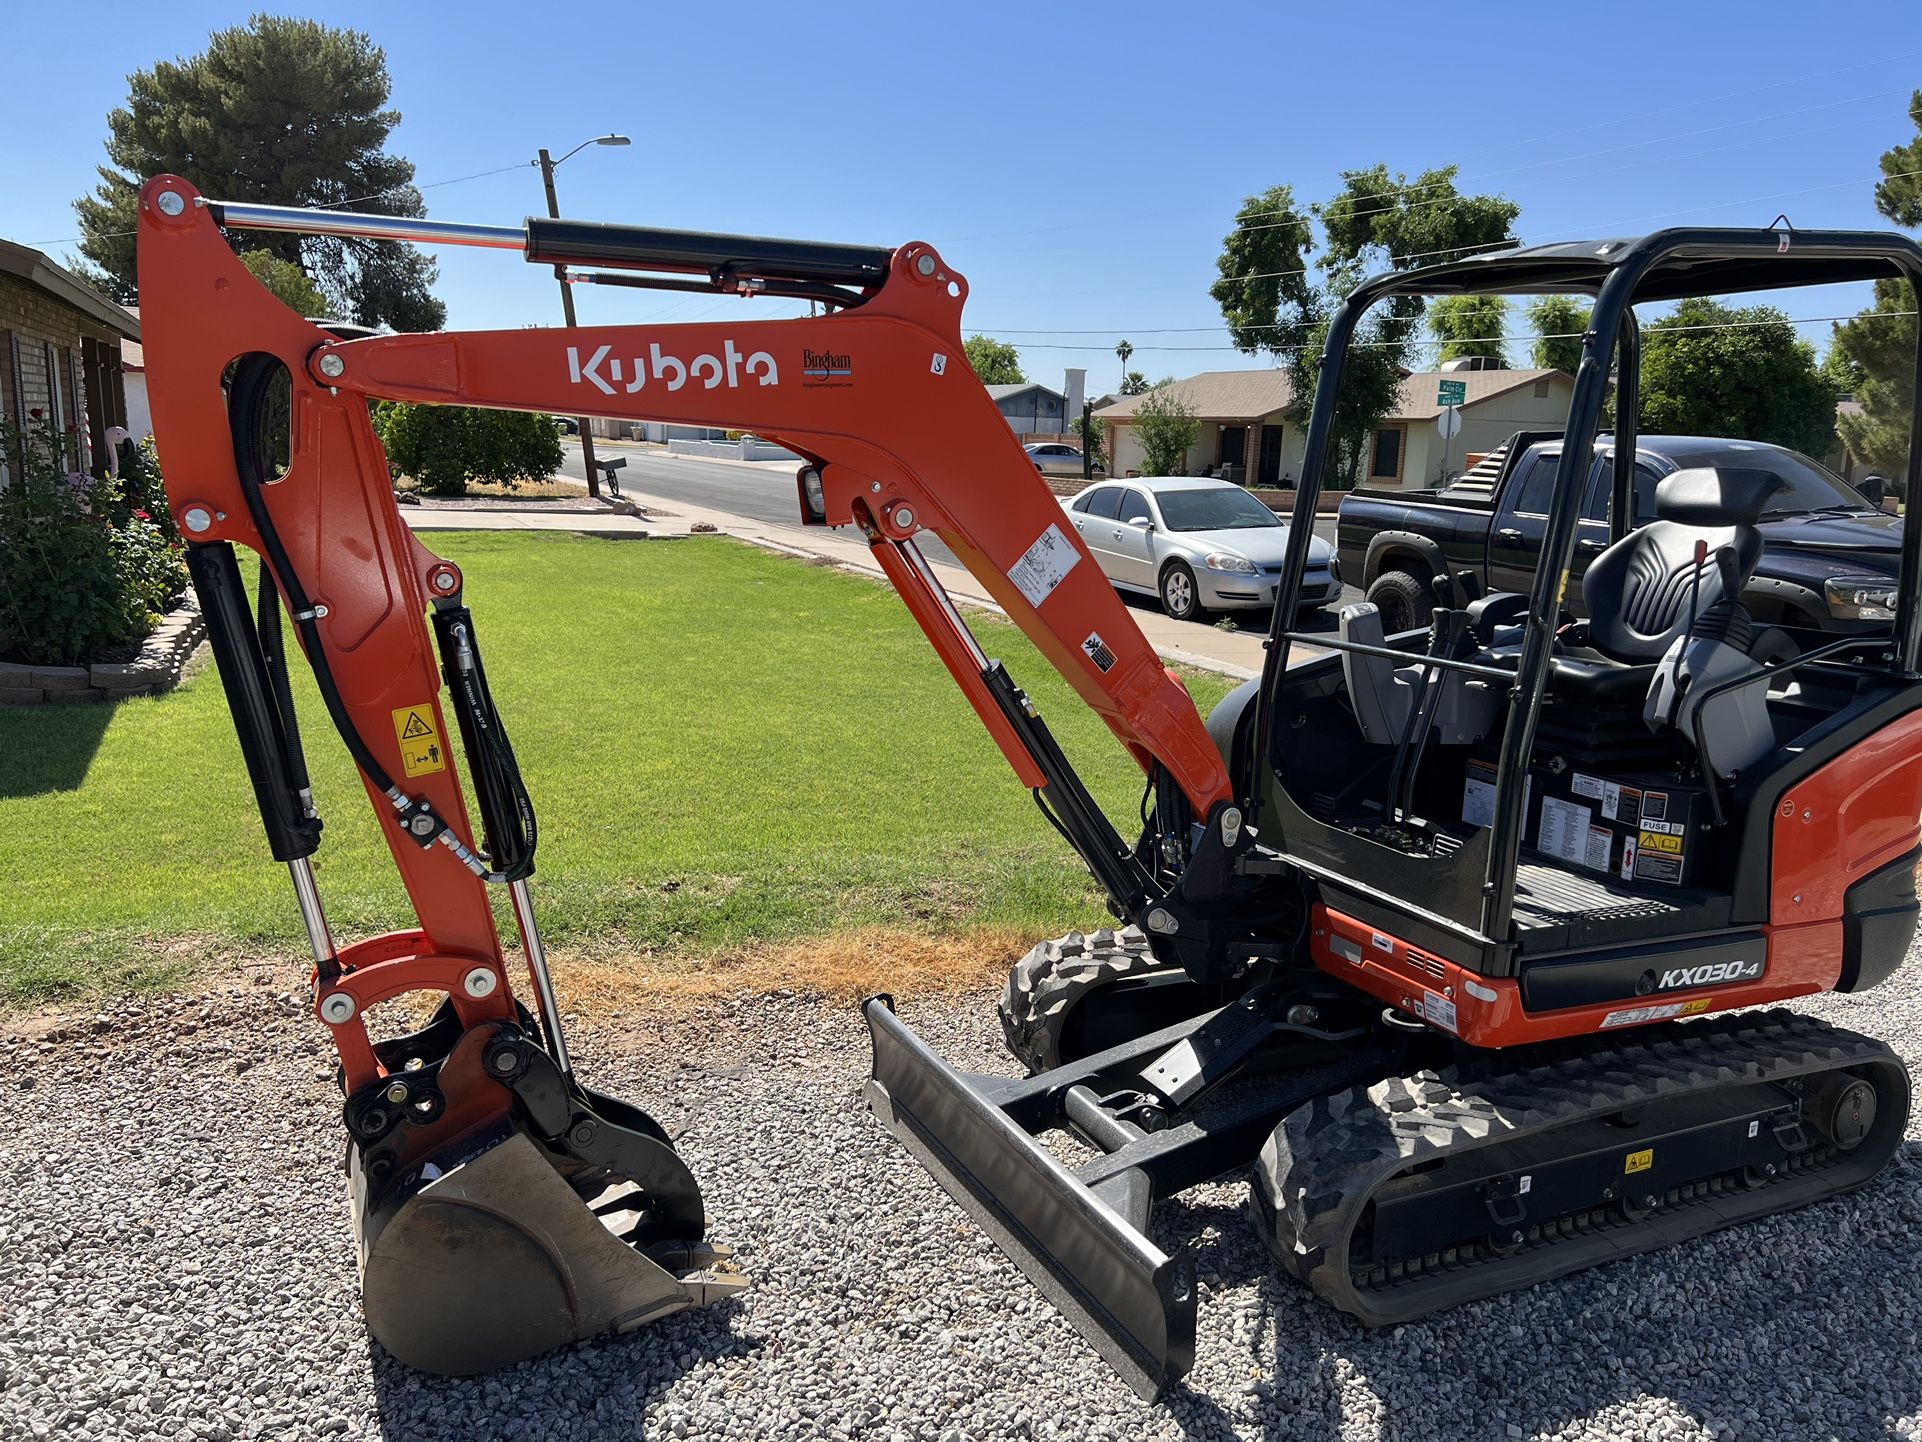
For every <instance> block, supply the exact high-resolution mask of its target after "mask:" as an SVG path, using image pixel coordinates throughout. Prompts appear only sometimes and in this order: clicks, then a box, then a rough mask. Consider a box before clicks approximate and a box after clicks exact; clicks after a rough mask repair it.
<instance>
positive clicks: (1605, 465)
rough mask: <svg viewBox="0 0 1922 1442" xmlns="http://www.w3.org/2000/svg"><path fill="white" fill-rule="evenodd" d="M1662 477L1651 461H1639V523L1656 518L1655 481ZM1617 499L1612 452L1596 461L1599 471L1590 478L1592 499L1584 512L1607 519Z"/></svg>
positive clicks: (1636, 503)
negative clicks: (1650, 463)
mask: <svg viewBox="0 0 1922 1442" xmlns="http://www.w3.org/2000/svg"><path fill="white" fill-rule="evenodd" d="M1661 479H1662V477H1661V475H1660V474H1659V473H1658V472H1657V471H1656V469H1655V468H1654V467H1653V466H1651V465H1649V463H1648V462H1647V461H1637V462H1636V464H1635V524H1636V525H1638V526H1639V525H1642V524H1643V523H1645V522H1647V521H1651V520H1653V519H1654V518H1655V483H1656V482H1657V481H1659V480H1661ZM1614 500H1615V461H1614V456H1613V455H1612V454H1611V455H1609V456H1605V457H1603V458H1602V459H1601V460H1599V461H1597V462H1596V463H1595V474H1594V477H1593V478H1592V479H1591V480H1590V482H1589V488H1588V503H1587V504H1586V505H1584V506H1583V507H1582V515H1583V516H1584V517H1585V518H1586V519H1588V520H1591V521H1606V520H1607V519H1608V513H1609V512H1610V511H1611V510H1613V509H1614Z"/></svg>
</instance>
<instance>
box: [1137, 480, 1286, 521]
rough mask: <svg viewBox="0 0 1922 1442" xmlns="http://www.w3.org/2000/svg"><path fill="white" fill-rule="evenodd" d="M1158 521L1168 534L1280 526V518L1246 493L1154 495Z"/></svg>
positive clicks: (1171, 493) (1166, 493)
mask: <svg viewBox="0 0 1922 1442" xmlns="http://www.w3.org/2000/svg"><path fill="white" fill-rule="evenodd" d="M1155 499H1156V500H1157V501H1159V502H1160V503H1161V517H1162V519H1163V520H1164V521H1166V522H1167V523H1168V529H1169V530H1171V531H1246V530H1252V529H1254V528H1255V527H1257V526H1279V525H1280V524H1281V517H1279V516H1277V515H1276V514H1275V513H1274V512H1273V511H1271V510H1269V509H1268V508H1267V507H1266V506H1264V505H1262V503H1261V502H1260V501H1257V500H1256V499H1255V498H1254V497H1253V496H1251V495H1249V494H1248V493H1247V492H1246V491H1241V490H1235V489H1232V488H1230V487H1227V486H1223V487H1222V488H1221V489H1220V490H1214V489H1209V490H1205V491H1157V492H1156V493H1155Z"/></svg>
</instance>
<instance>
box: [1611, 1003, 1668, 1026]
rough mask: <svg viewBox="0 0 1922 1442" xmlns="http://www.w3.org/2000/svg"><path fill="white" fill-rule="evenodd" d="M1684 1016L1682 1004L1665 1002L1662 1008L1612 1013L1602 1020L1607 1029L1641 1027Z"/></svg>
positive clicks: (1632, 1009) (1653, 1007)
mask: <svg viewBox="0 0 1922 1442" xmlns="http://www.w3.org/2000/svg"><path fill="white" fill-rule="evenodd" d="M1681 1014H1682V1003H1681V1002H1679V1001H1671V1002H1665V1003H1663V1004H1662V1005H1661V1006H1638V1007H1633V1008H1631V1009H1629V1010H1627V1011H1611V1012H1610V1013H1609V1014H1608V1015H1607V1016H1605V1017H1603V1018H1602V1025H1603V1026H1605V1027H1615V1026H1640V1025H1641V1024H1642V1023H1643V1022H1645V1021H1667V1020H1668V1019H1669V1018H1670V1017H1672V1016H1680V1015H1681Z"/></svg>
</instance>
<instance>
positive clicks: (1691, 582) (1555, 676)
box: [1549, 466, 1784, 705]
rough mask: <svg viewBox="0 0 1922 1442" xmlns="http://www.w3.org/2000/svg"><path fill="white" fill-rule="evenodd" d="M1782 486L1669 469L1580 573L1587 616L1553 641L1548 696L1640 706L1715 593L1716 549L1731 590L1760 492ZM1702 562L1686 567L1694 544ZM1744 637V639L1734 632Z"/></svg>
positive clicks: (1718, 585) (1768, 477)
mask: <svg viewBox="0 0 1922 1442" xmlns="http://www.w3.org/2000/svg"><path fill="white" fill-rule="evenodd" d="M1783 488H1784V483H1783V481H1782V479H1781V477H1779V476H1776V475H1774V474H1772V473H1771V472H1768V471H1762V470H1750V469H1745V468H1737V467H1728V466H1720V467H1713V468H1710V467H1703V468H1700V469H1694V470H1685V471H1676V472H1675V473H1674V474H1673V475H1671V476H1668V477H1667V478H1665V479H1664V480H1663V481H1662V482H1661V483H1660V484H1659V485H1657V486H1656V487H1655V519H1654V520H1653V521H1651V522H1650V523H1649V524H1648V525H1646V526H1643V527H1642V528H1641V529H1640V530H1637V531H1632V532H1630V533H1629V534H1628V535H1626V536H1624V537H1623V538H1622V539H1621V540H1619V541H1617V542H1616V543H1615V544H1614V545H1612V546H1610V547H1609V548H1608V549H1607V550H1606V551H1603V552H1602V553H1601V555H1599V556H1597V557H1596V558H1595V559H1594V561H1592V562H1591V563H1590V564H1589V567H1588V570H1587V571H1585V572H1584V573H1583V574H1582V600H1583V602H1584V604H1585V605H1586V606H1587V608H1588V620H1587V621H1586V622H1585V623H1584V624H1583V625H1582V626H1581V628H1580V630H1579V632H1578V633H1577V638H1576V640H1575V644H1573V645H1569V646H1562V647H1557V648H1556V651H1555V653H1554V655H1553V658H1552V660H1551V662H1550V667H1551V670H1550V674H1549V685H1550V688H1551V689H1552V690H1554V691H1555V692H1556V693H1557V694H1559V695H1563V696H1581V697H1587V698H1590V699H1593V700H1595V701H1598V702H1629V701H1633V702H1635V703H1636V704H1638V705H1639V704H1640V702H1641V700H1642V698H1643V697H1644V696H1645V695H1646V694H1647V692H1648V688H1649V683H1650V681H1651V680H1652V679H1653V678H1654V674H1655V663H1656V662H1657V661H1659V660H1661V659H1662V656H1663V654H1664V653H1666V652H1667V650H1668V649H1669V647H1670V646H1671V645H1673V644H1674V643H1675V641H1676V639H1677V638H1678V637H1680V636H1681V635H1683V633H1685V632H1686V631H1687V630H1688V626H1689V616H1690V614H1691V612H1692V613H1693V614H1694V615H1695V616H1697V617H1700V616H1701V615H1702V614H1704V613H1705V612H1707V611H1708V609H1709V608H1710V607H1711V606H1713V605H1715V603H1716V602H1718V601H1720V600H1722V599H1723V598H1724V582H1723V578H1722V568H1721V567H1720V566H1718V565H1717V564H1716V562H1715V556H1716V553H1717V552H1718V551H1720V550H1722V549H1723V548H1724V547H1727V548H1729V549H1730V550H1731V551H1732V553H1733V555H1734V562H1735V564H1734V566H1733V567H1732V568H1731V569H1732V571H1733V574H1734V575H1735V577H1736V588H1735V589H1736V594H1735V595H1734V596H1731V597H1728V599H1729V600H1732V601H1738V602H1739V601H1740V600H1741V586H1742V585H1743V584H1745V583H1746V582H1747V581H1748V578H1749V577H1750V576H1751V575H1753V574H1754V571H1755V564H1756V562H1757V561H1759V560H1760V559H1761V557H1762V533H1761V532H1760V531H1759V530H1757V529H1756V523H1757V522H1758V521H1760V519H1761V516H1762V511H1763V509H1764V508H1765V507H1766V506H1767V505H1768V501H1769V497H1770V496H1772V495H1774V494H1775V493H1776V492H1777V491H1779V490H1782V489H1783ZM1704 543H1706V546H1707V553H1706V554H1707V556H1708V559H1707V561H1706V562H1704V563H1703V564H1702V565H1700V566H1698V565H1697V564H1696V559H1695V558H1696V553H1697V548H1698V546H1701V545H1702V544H1704ZM1744 639H1746V638H1744Z"/></svg>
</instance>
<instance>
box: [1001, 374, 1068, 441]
mask: <svg viewBox="0 0 1922 1442" xmlns="http://www.w3.org/2000/svg"><path fill="white" fill-rule="evenodd" d="M988 395H989V396H990V397H992V398H993V400H994V405H995V409H996V410H998V411H1000V412H1001V414H1002V415H1003V416H1005V417H1006V418H1007V422H1008V427H1009V429H1010V430H1012V431H1013V432H1014V433H1015V434H1016V435H1018V436H1058V435H1060V434H1061V433H1062V432H1063V431H1065V430H1066V429H1067V428H1068V420H1067V412H1068V398H1067V397H1066V396H1064V395H1062V394H1061V392H1060V391H1057V390H1052V389H1050V388H1049V387H1047V386H1044V385H1041V384H1039V383H1038V382H1035V381H1026V382H1024V383H1022V384H1021V385H1017V386H989V387H988Z"/></svg>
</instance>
